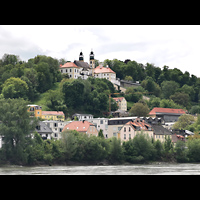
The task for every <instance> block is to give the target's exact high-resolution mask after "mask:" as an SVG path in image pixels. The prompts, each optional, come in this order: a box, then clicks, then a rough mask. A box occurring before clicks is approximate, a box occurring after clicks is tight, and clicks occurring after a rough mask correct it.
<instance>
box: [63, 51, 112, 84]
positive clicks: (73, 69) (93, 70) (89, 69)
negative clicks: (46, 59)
mask: <svg viewBox="0 0 200 200" xmlns="http://www.w3.org/2000/svg"><path fill="white" fill-rule="evenodd" d="M59 70H60V72H61V73H62V74H65V73H68V75H69V78H73V79H77V78H78V77H81V78H82V79H87V78H88V77H89V76H93V77H96V78H106V79H108V80H109V81H111V82H112V83H114V82H116V73H115V72H114V71H113V70H112V69H110V68H109V67H108V65H107V66H106V67H103V66H102V65H99V66H97V67H96V66H95V59H94V52H93V51H91V52H90V54H89V64H88V63H87V62H85V61H84V56H83V52H82V51H81V52H80V54H79V60H75V61H74V62H67V63H65V64H64V65H60V68H59Z"/></svg>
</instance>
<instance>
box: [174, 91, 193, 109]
mask: <svg viewBox="0 0 200 200" xmlns="http://www.w3.org/2000/svg"><path fill="white" fill-rule="evenodd" d="M170 99H172V100H173V101H174V102H175V103H177V104H179V105H182V106H183V107H190V97H189V95H188V94H185V93H183V92H176V93H175V94H173V95H171V96H170Z"/></svg>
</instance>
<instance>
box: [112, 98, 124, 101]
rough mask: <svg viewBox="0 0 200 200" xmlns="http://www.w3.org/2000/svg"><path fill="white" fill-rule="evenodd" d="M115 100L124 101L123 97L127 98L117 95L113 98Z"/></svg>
mask: <svg viewBox="0 0 200 200" xmlns="http://www.w3.org/2000/svg"><path fill="white" fill-rule="evenodd" d="M113 99H114V100H115V101H122V100H123V99H125V98H124V97H115V98H113Z"/></svg>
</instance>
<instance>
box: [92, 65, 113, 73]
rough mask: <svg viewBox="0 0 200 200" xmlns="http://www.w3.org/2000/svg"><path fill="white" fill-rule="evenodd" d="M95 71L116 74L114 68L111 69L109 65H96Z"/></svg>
mask: <svg viewBox="0 0 200 200" xmlns="http://www.w3.org/2000/svg"><path fill="white" fill-rule="evenodd" d="M94 73H96V74H99V73H114V74H115V72H114V71H113V70H112V69H110V68H109V67H103V66H102V67H101V66H98V67H96V68H95V69H94Z"/></svg>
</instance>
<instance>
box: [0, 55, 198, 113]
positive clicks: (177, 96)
mask: <svg viewBox="0 0 200 200" xmlns="http://www.w3.org/2000/svg"><path fill="white" fill-rule="evenodd" d="M64 62H65V60H64V59H60V60H58V59H55V58H52V57H48V56H45V55H37V56H36V57H35V58H30V59H29V60H28V61H27V62H25V61H21V60H20V58H19V56H17V55H10V54H4V55H3V57H2V59H0V94H1V95H0V98H3V97H4V98H23V99H25V100H28V101H29V102H30V103H32V102H33V103H34V102H35V101H36V100H37V99H38V98H40V97H41V94H44V95H43V96H44V99H45V102H46V105H45V108H46V109H47V110H63V111H64V112H65V113H70V114H73V112H74V111H77V110H80V111H82V112H90V113H93V114H95V115H96V116H101V115H102V112H105V111H108V110H109V108H108V107H109V106H108V95H109V93H113V92H116V91H115V89H114V87H113V85H112V84H111V83H110V82H109V81H107V80H106V79H93V78H89V79H88V80H80V79H77V80H71V79H68V77H67V76H66V75H61V73H60V72H59V70H58V69H59V65H60V64H61V63H62V64H63V63H64ZM96 63H98V61H97V60H96ZM103 65H104V66H106V65H109V67H110V68H111V69H112V70H113V71H115V72H116V75H117V77H118V78H120V79H125V80H130V81H134V82H135V81H139V82H140V84H141V87H138V88H128V89H127V91H126V93H125V94H122V95H124V96H125V98H126V99H127V101H128V102H130V104H129V105H131V106H128V110H130V109H131V107H132V106H133V105H134V104H135V103H137V102H142V103H144V104H146V105H147V107H148V108H149V110H151V109H152V108H153V107H168V108H184V109H187V110H188V111H189V112H190V113H192V114H195V113H200V106H199V101H200V78H197V77H196V76H195V75H193V74H192V75H190V74H189V72H187V71H186V72H182V71H181V70H179V69H177V68H174V69H169V67H168V66H164V67H163V68H160V67H156V66H154V65H153V64H149V63H146V65H143V64H140V63H137V62H136V61H131V60H128V61H126V62H123V61H120V60H117V59H114V60H108V59H106V60H104V62H103ZM56 83H59V84H58V85H59V87H58V88H57V90H53V89H52V88H53V87H54V86H55V84H56ZM145 92H147V94H148V96H149V97H150V100H149V101H142V93H145ZM111 105H112V110H116V109H117V106H116V104H115V103H114V102H113V101H112V103H111Z"/></svg>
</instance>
